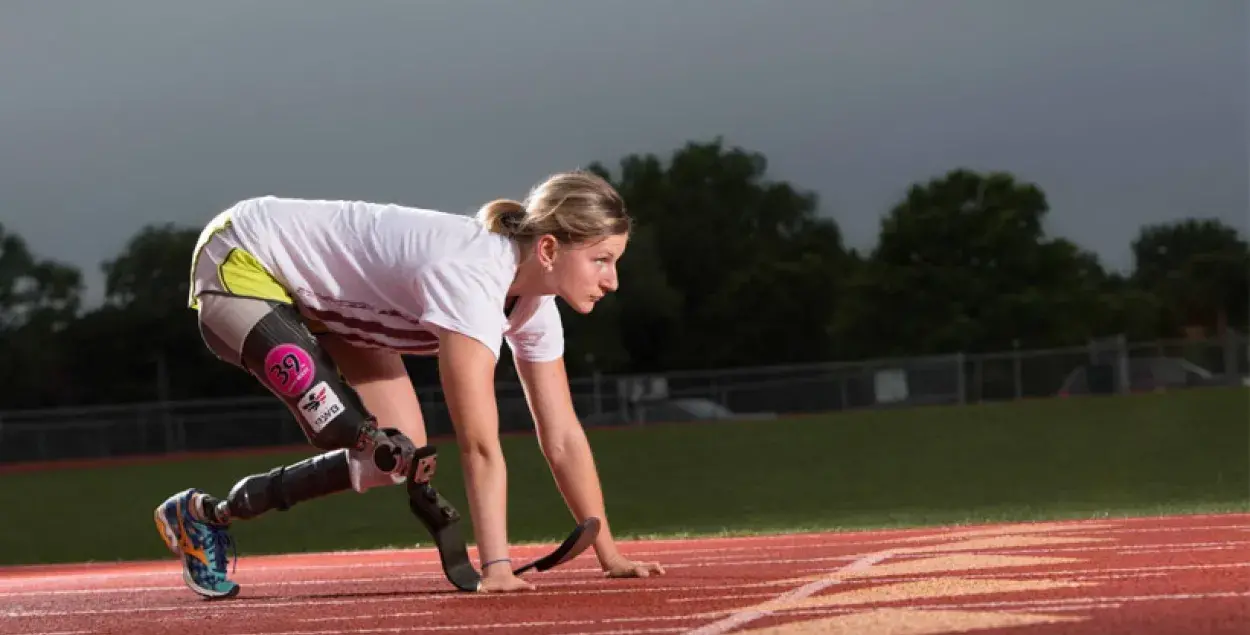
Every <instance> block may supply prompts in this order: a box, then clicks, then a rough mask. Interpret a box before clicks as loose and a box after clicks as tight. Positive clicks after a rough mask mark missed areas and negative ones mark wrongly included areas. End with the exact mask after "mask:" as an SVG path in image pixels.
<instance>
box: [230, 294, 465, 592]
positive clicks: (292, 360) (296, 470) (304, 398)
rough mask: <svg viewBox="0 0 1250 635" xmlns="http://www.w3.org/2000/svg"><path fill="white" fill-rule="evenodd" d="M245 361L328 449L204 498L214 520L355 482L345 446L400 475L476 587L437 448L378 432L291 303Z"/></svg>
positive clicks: (256, 333)
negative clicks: (438, 483)
mask: <svg viewBox="0 0 1250 635" xmlns="http://www.w3.org/2000/svg"><path fill="white" fill-rule="evenodd" d="M242 365H243V366H244V368H246V369H247V370H248V371H249V372H251V373H252V374H253V375H255V376H256V377H257V378H258V379H260V380H261V382H262V383H264V384H265V385H266V387H267V388H269V389H270V391H272V392H273V393H274V394H275V395H276V396H277V397H279V398H280V399H281V400H282V401H283V403H285V404H286V405H287V407H288V408H289V409H290V410H291V413H292V414H293V415H294V416H295V419H296V420H297V421H298V422H299V424H300V427H301V429H302V430H303V432H304V435H305V437H307V439H308V441H309V443H311V444H312V445H313V447H316V448H318V449H320V450H324V453H322V454H319V455H317V456H314V457H311V458H308V459H305V460H303V461H300V462H298V463H294V464H292V465H288V466H283V467H277V468H274V469H272V470H270V471H268V472H266V473H264V474H254V475H251V476H248V477H246V478H244V479H242V480H240V481H239V482H238V483H237V484H235V486H234V488H232V489H231V491H230V495H229V497H228V498H227V499H226V500H224V501H215V500H211V499H210V500H207V501H206V503H205V507H206V508H207V509H206V510H205V511H206V512H208V513H206V514H205V515H206V516H208V517H210V519H213V520H215V521H217V522H221V523H228V522H230V520H231V519H234V518H239V519H249V518H255V517H257V516H259V515H261V514H263V513H265V512H267V511H270V510H279V511H285V510H287V509H290V508H291V507H292V506H293V505H295V504H297V503H300V502H303V501H307V500H311V499H314V498H319V497H322V496H327V495H329V494H334V493H337V492H341V491H344V490H347V489H351V487H352V477H351V469H350V463H349V454H348V450H355V451H357V452H358V454H357V456H360V455H362V454H363V455H365V456H371V457H372V459H373V464H374V466H375V467H376V468H377V469H378V470H380V471H381V472H384V473H387V474H403V475H404V476H405V482H406V486H407V487H406V489H407V494H408V506H409V509H410V510H411V511H412V513H413V515H415V516H416V517H417V519H418V520H420V521H421V524H422V525H424V526H425V528H426V529H427V530H428V531H429V532H430V535H431V536H432V537H433V538H434V543H435V544H436V545H437V546H438V550H439V556H440V559H441V560H442V566H443V572H444V574H445V575H446V576H447V579H448V580H449V581H450V582H451V583H452V584H453V585H454V586H455V587H456V588H458V589H460V590H462V591H476V590H478V588H479V585H480V581H481V577H480V575H479V574H478V572H477V570H476V569H474V567H473V564H472V561H470V560H469V554H468V548H467V546H466V545H465V540H464V537H463V536H462V532H461V530H460V527H461V525H460V523H459V521H460V514H459V513H458V512H457V511H456V509H455V507H453V506H452V505H451V503H449V502H448V501H447V500H446V499H445V498H443V497H442V495H440V494H439V493H438V491H437V490H436V489H435V488H434V486H433V485H431V484H430V479H431V478H432V477H433V475H434V468H435V466H436V463H437V450H436V449H435V448H434V447H433V446H428V445H427V446H424V447H421V448H417V447H415V446H414V444H413V443H412V441H411V440H410V439H409V438H408V437H406V436H404V435H403V434H402V433H400V432H399V431H398V430H394V429H389V428H387V429H379V428H378V427H377V421H376V420H375V419H374V418H373V417H372V416H370V415H369V414H368V412H367V410H366V409H365V407H364V404H362V403H361V402H360V399H359V396H357V394H356V393H355V391H354V390H352V389H351V388H350V387H349V386H348V385H347V383H346V382H345V381H343V379H342V377H340V376H339V374H338V370H337V366H336V365H335V363H334V360H333V359H332V358H331V357H330V356H329V354H328V353H326V352H325V350H324V349H323V348H321V346H320V344H319V343H318V342H317V340H316V338H315V337H314V336H313V335H312V334H311V333H310V332H309V331H308V328H307V327H306V326H305V325H304V324H303V322H302V320H301V319H300V316H299V313H298V312H297V311H296V310H295V308H294V307H291V306H289V305H284V304H275V305H274V308H273V312H271V313H270V314H268V315H266V316H265V317H264V318H262V319H261V320H260V322H258V323H257V324H256V326H255V327H254V328H253V330H252V332H251V333H249V334H248V336H247V338H246V340H245V341H244V344H243V354H242Z"/></svg>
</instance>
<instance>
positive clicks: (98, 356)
mask: <svg viewBox="0 0 1250 635" xmlns="http://www.w3.org/2000/svg"><path fill="white" fill-rule="evenodd" d="M198 237H199V231H198V230H194V229H186V228H179V227H176V226H174V225H171V224H164V225H149V226H146V227H143V228H142V229H140V230H139V231H138V232H136V233H135V235H134V236H132V237H131V239H130V240H129V241H127V243H126V246H125V248H124V249H123V250H122V252H121V253H119V254H118V255H117V256H116V257H115V258H113V259H111V260H109V261H106V262H104V263H103V264H102V265H101V268H102V270H103V271H104V274H105V304H104V305H103V306H101V307H99V308H97V309H96V310H94V311H91V312H90V313H88V314H87V315H84V316H83V318H82V319H80V320H78V322H77V323H76V324H75V325H74V328H72V329H70V330H69V331H68V332H67V333H65V335H64V340H65V341H66V342H67V343H69V345H71V346H72V347H73V349H74V350H75V352H76V356H77V358H78V360H79V363H78V364H76V365H75V366H74V367H73V368H72V369H69V370H68V371H67V372H68V373H69V374H70V375H71V380H70V381H68V382H66V384H67V386H66V389H65V390H66V391H67V393H68V396H67V398H68V399H70V400H72V401H80V402H84V403H95V402H100V401H105V400H108V401H153V400H158V399H178V398H189V397H207V396H211V395H213V394H239V393H240V392H244V390H243V387H244V386H245V385H246V381H245V380H248V379H249V378H247V377H246V375H244V374H243V373H242V371H239V370H238V369H235V368H232V367H230V366H228V365H226V364H223V363H221V362H219V361H218V360H216V359H215V358H214V357H212V355H211V354H210V353H209V352H208V351H207V349H206V348H205V346H204V344H203V341H202V339H201V337H200V333H199V328H198V324H197V322H196V318H195V314H194V312H192V311H191V310H190V309H188V308H187V304H186V303H187V294H188V290H189V286H190V279H191V275H190V269H191V257H192V253H193V251H194V248H195V243H196V240H197V239H198ZM99 368H110V369H113V371H114V378H113V379H112V381H110V382H100V381H92V380H91V377H92V375H93V373H94V372H95V370H94V369H99Z"/></svg>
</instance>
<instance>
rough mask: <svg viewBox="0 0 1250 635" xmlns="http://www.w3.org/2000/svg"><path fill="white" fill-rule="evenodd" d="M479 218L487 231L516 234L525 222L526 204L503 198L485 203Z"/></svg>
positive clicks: (505, 234) (479, 211)
mask: <svg viewBox="0 0 1250 635" xmlns="http://www.w3.org/2000/svg"><path fill="white" fill-rule="evenodd" d="M477 219H478V221H480V222H481V223H482V225H483V226H485V227H486V229H487V231H490V232H493V233H496V234H502V235H504V236H515V235H516V234H517V233H518V232H519V231H520V229H521V225H522V224H523V223H524V222H525V206H524V205H522V204H521V203H518V202H517V201H514V200H511V199H506V198H501V199H498V200H494V201H491V202H489V203H487V204H485V205H483V206H482V209H480V210H478V212H477Z"/></svg>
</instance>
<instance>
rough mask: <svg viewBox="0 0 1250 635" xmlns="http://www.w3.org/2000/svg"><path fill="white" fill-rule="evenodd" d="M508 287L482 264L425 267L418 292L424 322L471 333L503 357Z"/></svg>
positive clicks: (418, 279) (468, 334) (450, 263)
mask: <svg viewBox="0 0 1250 635" xmlns="http://www.w3.org/2000/svg"><path fill="white" fill-rule="evenodd" d="M506 292H507V289H506V288H504V287H502V286H501V284H500V282H498V281H497V280H495V277H494V276H491V275H489V273H488V272H487V271H485V270H483V269H482V268H480V267H474V266H472V265H464V264H460V263H455V262H449V263H440V264H435V265H431V266H428V267H424V268H422V270H421V271H420V272H419V273H418V274H417V280H416V294H417V300H418V302H419V303H420V304H421V316H420V319H421V322H422V323H424V324H428V325H432V326H434V327H437V328H440V329H447V330H449V331H454V332H456V333H460V334H462V335H465V336H467V337H471V338H473V339H475V340H477V341H479V342H481V343H482V344H485V345H486V347H487V348H489V349H490V350H491V352H492V353H494V355H495V358H496V359H498V358H499V348H500V346H501V339H502V335H503V329H504V326H505V318H504V315H503V308H502V306H501V303H502V298H503V296H504V294H505V293H506Z"/></svg>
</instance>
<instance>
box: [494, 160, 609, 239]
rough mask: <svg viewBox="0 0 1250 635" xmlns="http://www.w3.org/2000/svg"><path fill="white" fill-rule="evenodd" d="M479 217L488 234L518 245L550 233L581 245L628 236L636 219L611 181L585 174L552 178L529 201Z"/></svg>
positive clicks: (505, 204)
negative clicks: (508, 239) (611, 237)
mask: <svg viewBox="0 0 1250 635" xmlns="http://www.w3.org/2000/svg"><path fill="white" fill-rule="evenodd" d="M477 219H478V221H479V222H481V223H482V225H483V226H485V227H486V229H487V230H489V231H491V232H494V233H496V234H502V235H504V236H507V237H509V238H513V239H517V240H520V241H528V240H533V239H534V238H537V237H538V236H542V235H545V234H550V235H552V236H555V238H556V240H559V241H560V242H561V243H564V244H577V243H583V242H586V241H592V240H598V239H602V238H606V237H608V236H616V235H620V234H628V233H629V232H630V229H631V227H632V224H633V221H632V220H631V219H630V217H629V214H628V212H626V210H625V201H624V200H622V199H621V195H620V194H619V193H617V191H616V190H615V189H614V188H613V187H612V185H611V184H610V183H608V182H607V181H605V180H604V179H602V178H600V177H599V176H597V175H595V174H592V173H590V172H585V171H573V172H561V173H559V174H554V175H552V176H550V177H548V178H547V179H546V180H544V181H543V182H542V183H539V184H538V185H536V186H534V188H533V189H532V190H530V193H529V196H527V197H526V198H525V203H518V202H517V201H513V200H510V199H498V200H494V201H491V202H489V203H487V204H486V205H483V206H482V208H481V209H480V210H478V212H477Z"/></svg>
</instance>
